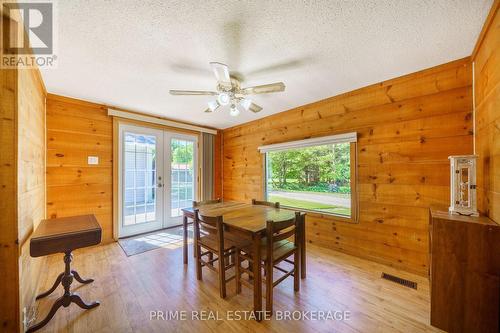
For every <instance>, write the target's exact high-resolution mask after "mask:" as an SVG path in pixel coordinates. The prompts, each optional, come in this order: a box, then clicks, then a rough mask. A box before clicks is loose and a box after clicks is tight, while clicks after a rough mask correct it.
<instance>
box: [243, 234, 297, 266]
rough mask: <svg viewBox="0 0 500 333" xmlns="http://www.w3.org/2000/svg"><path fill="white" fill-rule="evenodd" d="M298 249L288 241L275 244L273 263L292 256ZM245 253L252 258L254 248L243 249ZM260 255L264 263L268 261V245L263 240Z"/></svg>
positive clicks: (284, 240)
mask: <svg viewBox="0 0 500 333" xmlns="http://www.w3.org/2000/svg"><path fill="white" fill-rule="evenodd" d="M296 248H297V247H296V246H295V244H294V243H293V242H290V241H289V240H287V239H283V240H281V241H279V242H276V243H274V244H273V261H275V260H279V259H285V258H286V257H288V255H290V254H292V252H293V251H294V250H295V249H296ZM243 251H244V252H246V253H247V254H248V255H249V256H250V257H251V256H252V248H251V247H243ZM260 254H261V258H262V260H263V261H266V260H267V243H266V240H265V239H263V240H262V241H261V245H260Z"/></svg>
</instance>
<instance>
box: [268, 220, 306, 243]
mask: <svg viewBox="0 0 500 333" xmlns="http://www.w3.org/2000/svg"><path fill="white" fill-rule="evenodd" d="M300 221H301V213H299V212H295V216H294V217H293V218H291V219H288V220H283V221H267V224H266V226H267V228H266V229H267V235H266V236H267V245H268V249H272V248H273V243H276V242H279V241H281V240H283V239H287V238H289V237H292V236H295V239H294V241H295V242H297V240H298V239H297V232H298V230H299V223H300Z"/></svg>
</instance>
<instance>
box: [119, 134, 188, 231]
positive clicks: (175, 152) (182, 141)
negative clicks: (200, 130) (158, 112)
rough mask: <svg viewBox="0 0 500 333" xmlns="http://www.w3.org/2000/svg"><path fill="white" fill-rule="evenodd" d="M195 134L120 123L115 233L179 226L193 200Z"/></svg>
mask: <svg viewBox="0 0 500 333" xmlns="http://www.w3.org/2000/svg"><path fill="white" fill-rule="evenodd" d="M197 147H198V145H197V137H196V136H191V135H184V134H177V133H173V132H167V131H163V130H158V129H151V128H148V127H141V126H135V125H128V124H120V125H119V149H118V151H119V161H118V169H119V172H118V188H119V193H118V206H119V212H118V223H119V227H118V236H119V237H126V236H131V235H135V234H139V233H144V232H149V231H153V230H158V229H162V228H165V227H169V226H174V225H178V224H181V215H182V211H181V209H182V208H185V207H190V206H191V204H192V201H193V200H195V198H196V193H197V192H196V190H197V189H196V185H197V182H196V179H197V174H196V170H197V158H196V157H197V155H198V154H197Z"/></svg>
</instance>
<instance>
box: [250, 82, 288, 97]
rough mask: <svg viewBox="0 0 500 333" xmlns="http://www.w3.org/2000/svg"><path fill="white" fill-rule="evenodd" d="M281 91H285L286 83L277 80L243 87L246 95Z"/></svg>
mask: <svg viewBox="0 0 500 333" xmlns="http://www.w3.org/2000/svg"><path fill="white" fill-rule="evenodd" d="M280 91H285V84H284V83H283V82H276V83H270V84H264V85H261V86H254V87H248V88H243V89H241V93H242V94H245V95H251V94H267V93H274V92H280Z"/></svg>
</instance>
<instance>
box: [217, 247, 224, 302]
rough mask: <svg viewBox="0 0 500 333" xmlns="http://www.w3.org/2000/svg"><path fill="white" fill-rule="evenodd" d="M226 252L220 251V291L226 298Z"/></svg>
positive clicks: (221, 295) (222, 296)
mask: <svg viewBox="0 0 500 333" xmlns="http://www.w3.org/2000/svg"><path fill="white" fill-rule="evenodd" d="M224 257H225V256H224V252H220V253H219V260H217V261H218V262H219V291H220V297H221V298H226V260H225V258H224Z"/></svg>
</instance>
